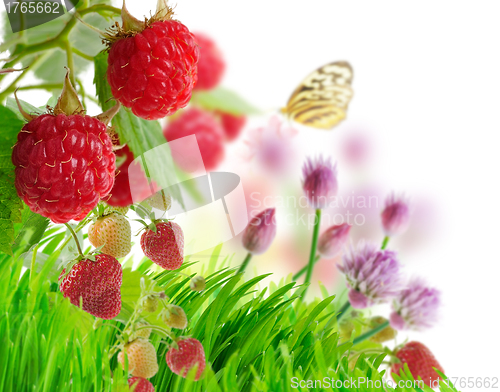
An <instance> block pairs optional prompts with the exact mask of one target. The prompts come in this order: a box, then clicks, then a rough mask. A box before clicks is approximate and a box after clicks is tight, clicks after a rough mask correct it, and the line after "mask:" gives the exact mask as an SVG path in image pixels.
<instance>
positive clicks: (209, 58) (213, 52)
mask: <svg viewBox="0 0 500 392" xmlns="http://www.w3.org/2000/svg"><path fill="white" fill-rule="evenodd" d="M195 41H196V42H197V44H198V47H199V49H200V59H199V61H198V82H196V85H195V87H194V88H195V90H211V89H213V88H214V87H216V86H217V85H218V84H219V83H220V81H221V79H222V76H223V75H224V71H225V69H226V63H225V61H224V58H223V57H222V52H221V51H220V50H219V48H218V47H217V45H216V44H215V42H214V41H213V40H212V39H211V38H210V37H208V36H207V35H205V34H203V33H196V34H195Z"/></svg>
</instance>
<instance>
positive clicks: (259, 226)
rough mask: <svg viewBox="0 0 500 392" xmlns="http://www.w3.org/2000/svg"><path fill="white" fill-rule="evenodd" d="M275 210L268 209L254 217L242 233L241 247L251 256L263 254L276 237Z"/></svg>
mask: <svg viewBox="0 0 500 392" xmlns="http://www.w3.org/2000/svg"><path fill="white" fill-rule="evenodd" d="M275 212H276V209H275V208H268V209H266V210H264V211H262V212H261V213H259V214H257V215H255V216H254V217H253V218H252V219H250V222H249V223H248V226H247V227H246V228H245V231H244V232H243V246H244V247H245V249H246V250H248V252H250V253H251V254H253V255H260V254H262V253H264V252H265V251H266V250H267V249H268V248H269V247H270V246H271V243H272V242H273V240H274V237H275V236H276V219H275V218H274V214H275Z"/></svg>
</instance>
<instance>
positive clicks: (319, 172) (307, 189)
mask: <svg viewBox="0 0 500 392" xmlns="http://www.w3.org/2000/svg"><path fill="white" fill-rule="evenodd" d="M302 174H303V176H304V180H303V184H302V188H303V189H304V193H305V194H306V197H307V199H308V201H309V204H310V205H311V207H313V208H314V209H323V208H326V207H327V206H328V204H329V201H330V198H332V197H334V196H336V195H337V191H338V184H337V166H336V165H332V163H331V160H330V159H326V160H325V159H323V157H322V156H319V157H318V158H316V159H314V160H313V159H311V158H308V159H307V160H306V162H305V163H304V166H303V168H302Z"/></svg>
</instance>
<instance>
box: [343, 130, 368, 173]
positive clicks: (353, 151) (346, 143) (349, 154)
mask: <svg viewBox="0 0 500 392" xmlns="http://www.w3.org/2000/svg"><path fill="white" fill-rule="evenodd" d="M341 149H342V150H341V153H342V158H343V159H344V160H345V161H346V163H348V164H350V165H353V166H354V165H356V166H358V165H363V164H366V163H368V162H369V160H370V158H371V140H370V139H369V138H368V137H367V136H366V135H364V134H362V133H359V132H352V133H351V132H350V133H348V134H347V136H346V137H345V139H344V140H343V141H342V144H341Z"/></svg>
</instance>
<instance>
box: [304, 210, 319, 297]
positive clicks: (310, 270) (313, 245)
mask: <svg viewBox="0 0 500 392" xmlns="http://www.w3.org/2000/svg"><path fill="white" fill-rule="evenodd" d="M320 223H321V209H320V208H318V209H317V210H316V216H315V220H314V230H313V238H312V243H311V253H310V254H309V264H308V265H307V273H306V279H305V281H304V283H306V284H307V283H310V282H311V278H312V273H313V267H314V259H315V257H316V248H317V247H318V235H319V226H320ZM306 292H307V287H306V289H305V290H304V294H303V298H305V297H306Z"/></svg>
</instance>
